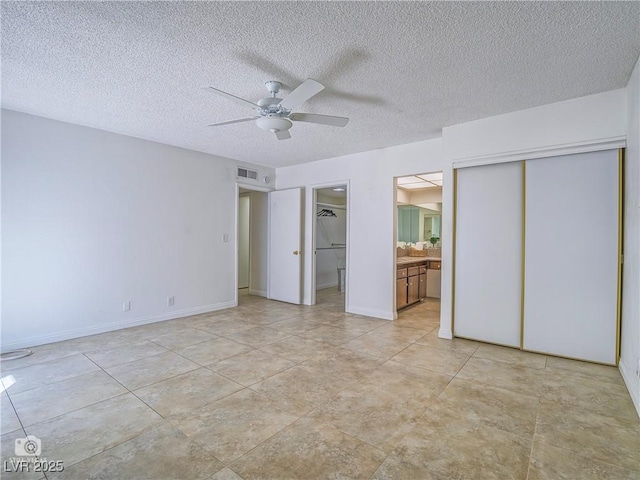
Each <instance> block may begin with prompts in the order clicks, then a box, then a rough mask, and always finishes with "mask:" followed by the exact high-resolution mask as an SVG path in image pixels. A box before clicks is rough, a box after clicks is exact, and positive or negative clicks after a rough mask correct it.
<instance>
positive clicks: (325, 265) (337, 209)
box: [312, 183, 349, 311]
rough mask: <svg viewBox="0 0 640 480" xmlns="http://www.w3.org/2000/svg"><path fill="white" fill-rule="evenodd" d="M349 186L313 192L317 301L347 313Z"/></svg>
mask: <svg viewBox="0 0 640 480" xmlns="http://www.w3.org/2000/svg"><path fill="white" fill-rule="evenodd" d="M348 194H349V192H348V185H347V184H346V183H345V184H338V185H331V186H323V187H319V188H314V189H313V212H314V221H313V249H314V256H313V281H314V288H313V292H312V295H313V301H312V304H319V305H326V306H339V307H340V309H341V310H342V311H344V310H345V305H346V302H345V299H346V296H347V294H348V280H347V278H348V268H347V265H348V261H347V260H348V258H347V257H348V248H347V247H348V240H347V239H348Z"/></svg>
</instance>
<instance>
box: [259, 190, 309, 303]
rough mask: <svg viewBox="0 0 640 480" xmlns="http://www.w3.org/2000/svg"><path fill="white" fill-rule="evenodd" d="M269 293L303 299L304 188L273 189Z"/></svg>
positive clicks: (282, 298)
mask: <svg viewBox="0 0 640 480" xmlns="http://www.w3.org/2000/svg"><path fill="white" fill-rule="evenodd" d="M268 270H269V274H268V279H269V280H268V284H267V285H268V286H267V297H268V298H270V299H273V300H280V301H282V302H288V303H295V304H298V305H299V304H300V303H302V189H300V188H292V189H290V190H278V191H275V192H270V193H269V268H268Z"/></svg>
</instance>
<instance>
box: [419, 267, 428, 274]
mask: <svg viewBox="0 0 640 480" xmlns="http://www.w3.org/2000/svg"><path fill="white" fill-rule="evenodd" d="M423 273H427V266H426V265H420V274H423Z"/></svg>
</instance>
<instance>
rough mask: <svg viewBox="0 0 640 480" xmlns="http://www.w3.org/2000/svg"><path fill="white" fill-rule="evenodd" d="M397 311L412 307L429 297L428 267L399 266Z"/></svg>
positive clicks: (422, 265) (424, 265) (397, 275)
mask: <svg viewBox="0 0 640 480" xmlns="http://www.w3.org/2000/svg"><path fill="white" fill-rule="evenodd" d="M396 272H397V274H396V309H397V310H400V309H401V308H404V307H407V306H409V305H412V304H414V303H416V302H419V301H420V300H422V299H424V298H426V296H427V266H426V264H425V263H422V264H418V265H409V266H399V267H398V268H397V270H396Z"/></svg>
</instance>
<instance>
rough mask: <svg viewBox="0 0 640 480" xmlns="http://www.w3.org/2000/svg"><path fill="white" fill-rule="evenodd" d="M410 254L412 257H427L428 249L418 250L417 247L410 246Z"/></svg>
mask: <svg viewBox="0 0 640 480" xmlns="http://www.w3.org/2000/svg"><path fill="white" fill-rule="evenodd" d="M409 256H410V257H426V256H427V251H426V250H416V249H415V248H413V247H412V248H410V249H409Z"/></svg>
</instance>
